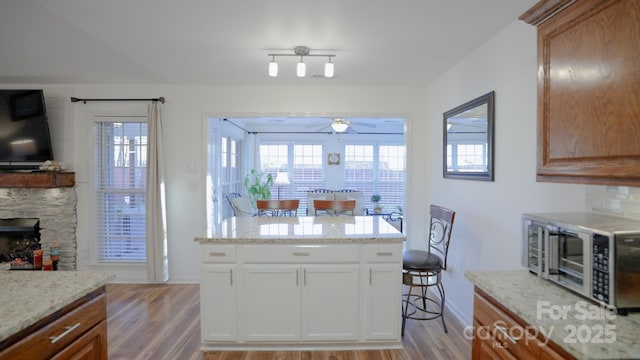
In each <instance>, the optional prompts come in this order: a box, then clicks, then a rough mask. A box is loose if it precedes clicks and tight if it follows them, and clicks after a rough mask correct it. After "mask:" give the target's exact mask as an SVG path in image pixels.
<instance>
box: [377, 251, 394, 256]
mask: <svg viewBox="0 0 640 360" xmlns="http://www.w3.org/2000/svg"><path fill="white" fill-rule="evenodd" d="M376 255H377V256H393V253H392V252H391V251H378V252H377V253H376Z"/></svg>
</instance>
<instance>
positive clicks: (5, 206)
mask: <svg viewBox="0 0 640 360" xmlns="http://www.w3.org/2000/svg"><path fill="white" fill-rule="evenodd" d="M0 204H2V206H0V219H11V218H36V219H39V221H40V245H41V247H42V250H43V251H44V254H45V257H46V256H47V255H48V254H49V251H50V248H51V246H52V245H58V246H59V252H60V262H59V263H58V270H76V264H77V261H76V256H77V254H76V252H77V251H76V249H77V244H76V227H77V212H76V209H77V197H76V192H75V174H74V173H39V172H38V173H0Z"/></svg>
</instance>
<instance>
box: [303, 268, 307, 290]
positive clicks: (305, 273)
mask: <svg viewBox="0 0 640 360" xmlns="http://www.w3.org/2000/svg"><path fill="white" fill-rule="evenodd" d="M303 271H304V286H307V269H304V270H303Z"/></svg>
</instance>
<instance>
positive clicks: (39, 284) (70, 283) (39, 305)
mask: <svg viewBox="0 0 640 360" xmlns="http://www.w3.org/2000/svg"><path fill="white" fill-rule="evenodd" d="M114 279H115V275H112V274H105V273H93V272H78V271H0V289H2V291H0V319H1V320H0V342H2V341H4V340H5V339H7V338H8V337H9V336H11V335H13V334H14V333H16V332H18V331H20V330H22V329H24V328H26V327H28V326H30V325H32V324H34V323H36V322H37V321H38V320H40V319H41V318H43V317H46V316H48V315H50V314H51V313H53V312H55V311H57V310H60V309H62V308H63V307H65V306H67V305H69V304H71V303H73V302H74V301H76V300H78V299H79V298H81V297H82V296H84V295H86V294H88V293H90V292H92V291H94V290H96V289H98V288H99V287H101V286H102V285H105V284H107V283H108V282H110V281H112V280H114Z"/></svg>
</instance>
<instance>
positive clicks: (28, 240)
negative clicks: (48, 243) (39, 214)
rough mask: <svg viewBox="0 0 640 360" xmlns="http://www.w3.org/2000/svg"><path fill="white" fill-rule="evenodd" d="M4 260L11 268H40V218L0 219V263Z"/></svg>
mask: <svg viewBox="0 0 640 360" xmlns="http://www.w3.org/2000/svg"><path fill="white" fill-rule="evenodd" d="M4 262H8V263H10V264H11V270H39V269H40V268H42V247H41V244H40V219H36V218H13V219H0V263H4Z"/></svg>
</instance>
